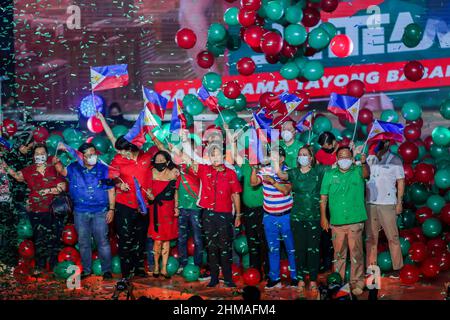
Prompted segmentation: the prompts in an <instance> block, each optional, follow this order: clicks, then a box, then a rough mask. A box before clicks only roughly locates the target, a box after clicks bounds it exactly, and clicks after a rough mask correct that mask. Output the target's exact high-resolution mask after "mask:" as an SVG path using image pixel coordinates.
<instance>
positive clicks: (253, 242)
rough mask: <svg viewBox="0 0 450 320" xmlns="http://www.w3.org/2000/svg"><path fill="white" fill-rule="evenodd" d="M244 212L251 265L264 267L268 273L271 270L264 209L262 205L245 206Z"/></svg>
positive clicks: (257, 267)
mask: <svg viewBox="0 0 450 320" xmlns="http://www.w3.org/2000/svg"><path fill="white" fill-rule="evenodd" d="M243 213H244V214H243V216H242V217H243V218H244V219H243V224H244V228H245V236H246V237H247V245H248V251H249V255H250V267H251V268H256V269H258V270H259V271H261V268H262V267H263V268H264V274H266V275H267V274H268V272H269V268H268V264H269V263H268V261H269V259H268V257H267V241H266V236H265V232H264V225H263V217H264V210H263V208H262V207H256V208H248V207H244V210H243Z"/></svg>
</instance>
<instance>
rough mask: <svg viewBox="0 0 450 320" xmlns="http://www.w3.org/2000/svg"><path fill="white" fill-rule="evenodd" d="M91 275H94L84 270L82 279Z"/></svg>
mask: <svg viewBox="0 0 450 320" xmlns="http://www.w3.org/2000/svg"><path fill="white" fill-rule="evenodd" d="M90 276H92V273H87V272H82V273H81V280H83V279H86V278H89V277H90Z"/></svg>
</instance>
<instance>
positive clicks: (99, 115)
mask: <svg viewBox="0 0 450 320" xmlns="http://www.w3.org/2000/svg"><path fill="white" fill-rule="evenodd" d="M96 117H97V119H99V120H100V121H101V123H102V126H103V129H104V130H105V134H106V136H107V137H108V139H109V141H111V144H112V146H113V147H114V146H115V145H116V140H117V139H116V137H114V134H113V132H112V130H111V127H110V126H109V124H108V122H106V119H105V117H104V116H103V114H102V113H101V112H97V115H96Z"/></svg>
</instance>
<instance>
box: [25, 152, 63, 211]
mask: <svg viewBox="0 0 450 320" xmlns="http://www.w3.org/2000/svg"><path fill="white" fill-rule="evenodd" d="M52 158H53V157H49V158H48V160H47V168H46V169H45V172H44V174H43V175H42V174H40V173H39V172H37V170H36V167H37V165H35V164H32V165H31V166H28V167H26V168H23V169H22V171H21V172H22V175H23V178H24V180H25V182H26V184H27V186H28V189H30V194H29V195H28V201H29V210H30V211H31V212H49V211H50V205H51V203H52V201H53V198H54V197H55V195H53V194H48V195H45V196H41V195H39V193H38V192H39V190H42V189H47V188H55V187H56V186H57V185H58V184H59V183H61V182H65V180H64V178H63V177H62V176H60V175H59V174H58V172H57V171H56V169H55V167H54V166H53V165H52Z"/></svg>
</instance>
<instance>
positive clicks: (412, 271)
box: [400, 264, 420, 285]
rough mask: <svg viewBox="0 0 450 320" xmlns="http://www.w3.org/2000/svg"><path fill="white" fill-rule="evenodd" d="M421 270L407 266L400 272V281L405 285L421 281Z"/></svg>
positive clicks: (410, 265) (413, 266)
mask: <svg viewBox="0 0 450 320" xmlns="http://www.w3.org/2000/svg"><path fill="white" fill-rule="evenodd" d="M419 276H420V270H419V268H417V267H416V266H415V265H412V264H405V265H404V266H403V268H402V269H401V270H400V281H401V282H402V283H403V284H408V285H411V284H414V283H416V282H417V281H419Z"/></svg>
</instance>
